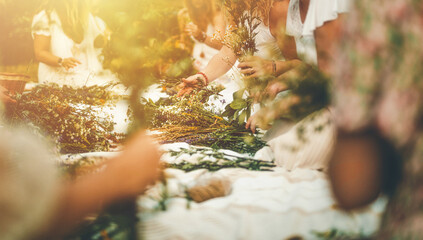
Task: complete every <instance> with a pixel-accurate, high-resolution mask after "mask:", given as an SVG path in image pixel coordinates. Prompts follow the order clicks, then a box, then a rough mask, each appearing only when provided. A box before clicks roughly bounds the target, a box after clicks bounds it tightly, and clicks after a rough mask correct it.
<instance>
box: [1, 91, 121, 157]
mask: <svg viewBox="0 0 423 240" xmlns="http://www.w3.org/2000/svg"><path fill="white" fill-rule="evenodd" d="M107 88H108V86H104V87H99V86H93V87H82V88H77V89H75V88H72V87H69V86H64V87H59V86H58V85H38V86H37V87H35V88H34V89H32V90H31V91H30V92H25V93H24V94H22V95H17V96H16V101H17V103H16V104H14V105H12V106H11V107H10V108H9V109H8V111H7V114H6V115H7V118H8V121H9V122H10V124H27V125H30V126H32V127H34V130H35V131H37V132H38V133H39V134H41V135H45V136H47V137H48V138H50V139H52V140H53V141H54V142H55V143H56V144H57V146H58V148H59V150H60V152H61V153H80V152H92V151H108V150H109V149H110V147H111V144H112V143H113V142H117V141H118V138H119V137H118V135H117V134H115V133H113V127H114V123H113V122H112V121H111V120H110V119H111V116H103V117H100V116H98V111H99V109H100V108H101V106H105V105H106V104H111V101H110V100H112V98H113V95H112V94H111V92H110V91H108V90H107Z"/></svg>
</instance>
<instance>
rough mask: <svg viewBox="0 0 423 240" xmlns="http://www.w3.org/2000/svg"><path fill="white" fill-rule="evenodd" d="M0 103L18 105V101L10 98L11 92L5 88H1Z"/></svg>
mask: <svg viewBox="0 0 423 240" xmlns="http://www.w3.org/2000/svg"><path fill="white" fill-rule="evenodd" d="M0 102H2V103H3V104H6V105H8V104H12V103H16V101H15V100H14V99H12V98H11V97H10V95H9V90H7V89H6V88H4V87H3V86H0Z"/></svg>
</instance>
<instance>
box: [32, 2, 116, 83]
mask: <svg viewBox="0 0 423 240" xmlns="http://www.w3.org/2000/svg"><path fill="white" fill-rule="evenodd" d="M32 36H33V38H34V52H35V58H36V59H37V60H38V61H39V62H40V66H39V71H38V78H39V79H38V80H39V82H43V83H57V84H59V85H63V84H66V85H71V86H76V87H81V86H85V85H96V84H97V85H100V84H106V83H107V82H109V81H110V80H113V79H114V77H113V75H112V74H111V73H110V72H106V71H104V70H103V67H102V64H101V61H100V53H101V48H102V47H104V45H105V42H106V40H107V38H108V31H107V28H106V25H105V23H104V22H103V21H102V20H101V19H100V18H98V17H94V16H93V15H92V14H91V13H90V4H89V2H88V1H87V0H50V1H48V3H47V4H46V5H45V8H44V10H42V11H41V12H40V13H38V14H37V15H35V17H34V19H33V22H32Z"/></svg>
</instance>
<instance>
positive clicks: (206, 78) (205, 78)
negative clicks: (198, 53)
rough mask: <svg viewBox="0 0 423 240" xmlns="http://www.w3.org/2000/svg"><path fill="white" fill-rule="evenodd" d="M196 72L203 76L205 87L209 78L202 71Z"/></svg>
mask: <svg viewBox="0 0 423 240" xmlns="http://www.w3.org/2000/svg"><path fill="white" fill-rule="evenodd" d="M197 74H200V75H201V76H203V77H204V81H205V82H204V83H203V84H204V87H207V85H209V78H208V77H207V75H206V74H205V73H203V72H198V73H197Z"/></svg>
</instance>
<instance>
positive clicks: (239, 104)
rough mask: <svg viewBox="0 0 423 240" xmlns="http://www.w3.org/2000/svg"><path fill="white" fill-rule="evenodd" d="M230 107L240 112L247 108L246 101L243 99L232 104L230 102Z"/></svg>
mask: <svg viewBox="0 0 423 240" xmlns="http://www.w3.org/2000/svg"><path fill="white" fill-rule="evenodd" d="M230 105H231V108H233V109H236V110H240V109H243V108H245V107H247V101H245V100H244V99H235V100H234V101H233V102H231V104H230Z"/></svg>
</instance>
